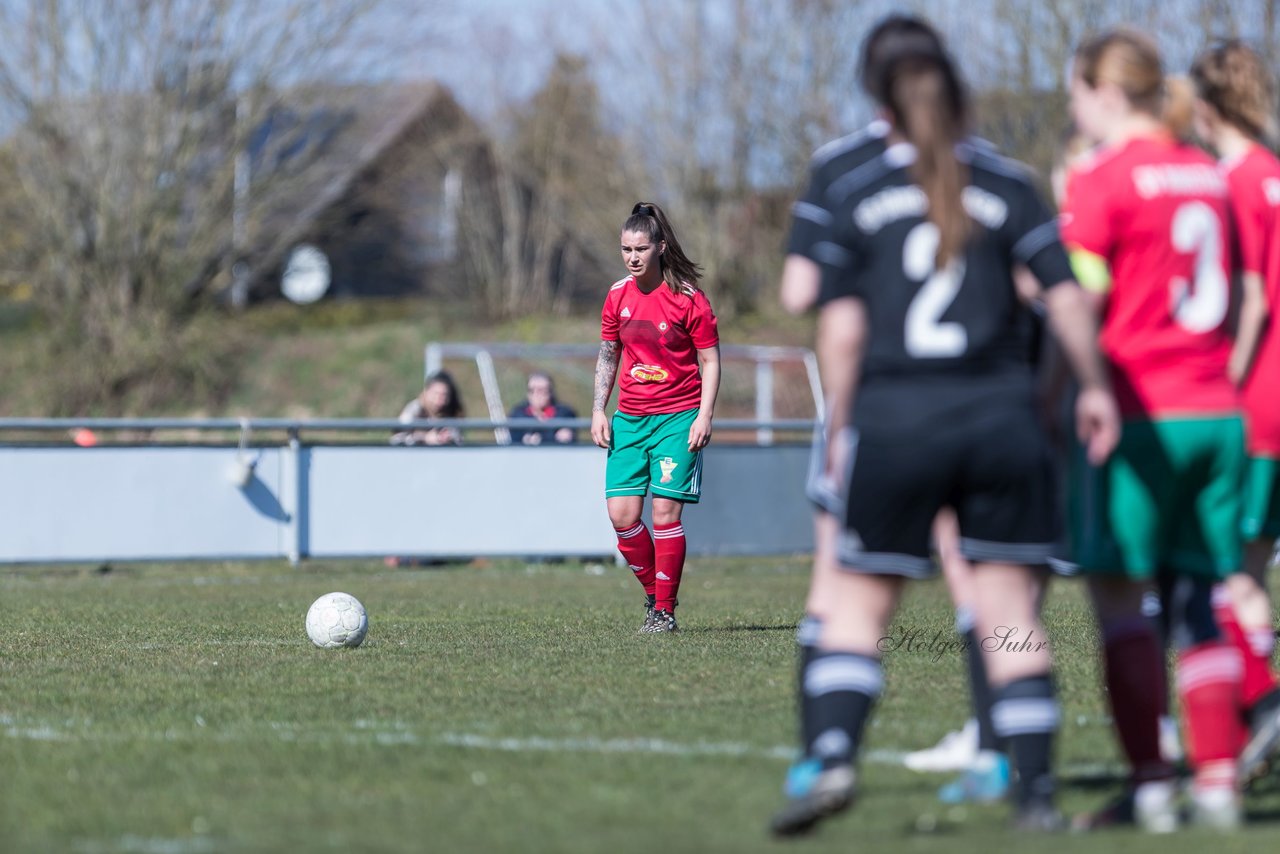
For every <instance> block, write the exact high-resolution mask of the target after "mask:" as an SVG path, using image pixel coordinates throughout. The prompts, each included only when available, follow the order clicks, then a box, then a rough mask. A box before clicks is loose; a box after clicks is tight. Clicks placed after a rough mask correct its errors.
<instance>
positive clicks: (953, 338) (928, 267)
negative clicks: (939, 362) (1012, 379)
mask: <svg viewBox="0 0 1280 854" xmlns="http://www.w3.org/2000/svg"><path fill="white" fill-rule="evenodd" d="M937 254H938V227H937V226H936V225H934V224H933V223H931V222H922V223H920V224H919V225H917V226H916V227H915V228H913V229H911V231H910V232H909V233H908V234H907V240H906V242H905V243H903V245H902V271H903V272H904V273H906V274H907V278H908V279H910V280H912V281H914V282H924V284H923V285H921V286H920V290H919V291H917V292H916V295H915V297H913V298H912V300H911V305H909V306H908V307H907V322H906V328H905V329H904V335H903V346H905V347H906V350H907V355H908V356H911V357H912V358H914V359H930V358H932V359H939V358H950V357H954V356H959V355H961V354H962V353H964V351H965V348H966V347H968V346H969V334H968V333H967V332H965V329H964V327H963V326H961V325H960V324H959V323H956V322H954V321H948V322H945V323H944V322H943V321H942V315H943V314H944V313H945V312H946V310H947V309H948V308H950V307H951V303H953V302H955V299H956V295H957V294H959V293H960V284H961V282H963V281H964V261H957V260H956V259H954V258H952V259H951V260H949V261H948V262H947V266H945V267H943V268H942V269H941V270H937V269H935V266H934V258H935V257H936V256H937Z"/></svg>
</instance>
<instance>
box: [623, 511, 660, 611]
mask: <svg viewBox="0 0 1280 854" xmlns="http://www.w3.org/2000/svg"><path fill="white" fill-rule="evenodd" d="M614 530H615V531H617V532H618V551H620V552H622V559H623V560H625V561H626V562H627V566H629V567H631V571H632V572H634V573H635V574H636V580H637V581H639V582H640V585H641V586H642V587H644V592H645V593H647V594H649V595H650V596H652V595H654V594H655V593H657V588H656V586H655V583H656V582H655V581H654V576H655V575H656V574H657V569H656V567H655V564H654V559H653V538H652V537H650V536H649V529H648V528H646V527H645V526H644V522H636V523H635V524H634V525H632V526H631V527H630V528H626V529H625V530H624V529H622V528H614Z"/></svg>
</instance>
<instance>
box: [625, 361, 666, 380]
mask: <svg viewBox="0 0 1280 854" xmlns="http://www.w3.org/2000/svg"><path fill="white" fill-rule="evenodd" d="M630 373H631V378H632V379H633V380H635V381H636V382H638V383H660V382H665V381H666V379H667V377H669V376H671V374H669V373H667V369H666V368H659V367H658V366H657V365H632V366H631V371H630Z"/></svg>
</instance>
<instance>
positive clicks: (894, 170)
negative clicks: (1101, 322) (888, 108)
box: [810, 141, 1072, 420]
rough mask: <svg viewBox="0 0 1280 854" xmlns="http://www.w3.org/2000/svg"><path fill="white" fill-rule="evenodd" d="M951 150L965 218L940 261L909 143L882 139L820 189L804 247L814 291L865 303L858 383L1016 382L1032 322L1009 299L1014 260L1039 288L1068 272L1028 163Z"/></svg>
mask: <svg viewBox="0 0 1280 854" xmlns="http://www.w3.org/2000/svg"><path fill="white" fill-rule="evenodd" d="M956 153H957V156H958V157H960V159H961V160H962V161H963V162H964V163H965V165H966V166H967V168H968V172H969V184H968V186H967V187H966V188H965V189H964V191H963V195H962V200H963V204H964V208H965V211H966V212H967V213H968V215H969V217H970V219H971V220H972V225H973V228H972V230H971V238H970V240H969V242H968V244H967V245H966V247H965V250H964V252H963V255H962V257H958V258H955V259H953V260H952V261H950V262H949V263H948V264H946V265H945V266H944V267H942V268H941V269H939V268H938V266H937V264H936V263H935V258H936V255H937V249H938V241H939V234H938V229H937V227H936V226H934V225H933V224H932V223H930V222H928V220H927V219H926V214H927V212H928V200H927V198H926V196H925V193H924V190H923V189H921V188H920V187H919V186H918V185H917V184H915V183H914V182H913V180H912V178H911V176H910V173H909V167H910V166H911V164H912V163H913V162H914V159H915V156H916V151H915V148H914V147H913V146H911V145H910V144H908V143H897V144H893V145H889V146H887V147H884V148H883V149H882V150H881V151H880V152H879V153H878V154H876V156H873V157H871V158H868V159H866V160H865V162H863V163H861V164H859V165H857V166H856V167H855V168H853V169H850V170H848V171H845V172H844V173H843V174H840V175H838V176H832V178H831V180H830V183H829V184H828V185H827V186H826V187H825V190H823V191H822V197H823V199H824V202H825V205H824V207H825V209H826V210H827V211H829V212H830V216H831V220H830V223H831V224H830V227H829V228H828V229H827V231H826V234H825V236H824V237H825V239H823V240H821V241H818V242H817V243H816V244H815V246H814V248H813V250H812V252H811V255H810V257H813V258H814V259H815V260H817V261H819V263H820V264H821V265H822V268H823V282H822V294H821V297H820V299H821V301H823V302H828V301H830V300H832V299H838V298H841V297H845V296H855V297H858V298H860V299H861V300H863V301H864V302H865V304H866V306H867V316H868V322H869V326H870V337H869V341H868V345H867V350H866V353H865V356H864V361H863V366H862V385H861V388H862V390H863V392H865V391H869V390H870V389H871V387H873V386H875V385H880V384H886V383H887V384H895V385H896V384H898V383H900V382H919V381H920V380H925V381H926V382H927V381H928V379H929V378H936V379H940V380H944V382H945V385H946V386H948V387H953V386H954V385H955V384H956V383H959V384H960V385H962V386H963V385H966V384H967V380H973V381H975V382H981V383H983V384H989V383H990V382H991V381H993V380H996V379H997V378H998V377H1007V378H1008V382H1009V384H1010V386H1011V387H1012V386H1015V385H1016V386H1017V387H1018V388H1019V389H1021V388H1023V387H1024V386H1025V384H1026V382H1027V380H1029V377H1030V373H1031V371H1030V359H1029V354H1030V353H1031V351H1032V347H1031V344H1030V342H1031V336H1032V335H1033V331H1034V321H1033V319H1032V317H1031V314H1030V312H1029V311H1028V309H1027V308H1026V306H1025V305H1024V304H1023V303H1021V302H1020V301H1019V299H1018V297H1017V294H1016V291H1015V289H1014V285H1013V274H1012V269H1013V266H1014V265H1015V264H1017V263H1021V264H1025V265H1026V266H1027V267H1028V268H1030V270H1031V272H1032V273H1033V274H1034V275H1035V276H1036V278H1037V279H1039V280H1040V282H1041V283H1042V284H1043V285H1044V286H1046V287H1051V286H1053V285H1056V284H1058V283H1060V282H1063V281H1066V280H1068V279H1071V278H1072V274H1071V268H1070V264H1069V262H1068V260H1067V255H1066V252H1065V250H1064V249H1063V247H1062V242H1061V239H1060V237H1059V234H1058V228H1057V223H1056V222H1055V220H1054V218H1053V215H1052V214H1051V213H1050V212H1049V210H1048V208H1047V207H1046V206H1045V204H1044V203H1043V201H1042V200H1041V199H1040V196H1039V194H1038V193H1037V191H1036V189H1035V187H1034V186H1033V185H1032V183H1031V181H1030V178H1029V174H1028V171H1027V169H1026V168H1025V167H1024V166H1022V165H1021V164H1019V163H1017V162H1015V161H1012V160H1008V159H1005V158H1003V157H1000V156H999V155H997V154H996V153H995V152H994V151H992V150H990V149H989V148H988V147H987V146H986V145H985V144H984V143H981V142H978V141H975V142H966V143H963V144H961V145H959V146H957V149H956ZM810 192H811V194H812V193H813V192H814V190H813V189H812V188H811V190H810ZM997 381H998V380H997ZM861 394H862V392H860V395H861ZM859 420H862V419H859Z"/></svg>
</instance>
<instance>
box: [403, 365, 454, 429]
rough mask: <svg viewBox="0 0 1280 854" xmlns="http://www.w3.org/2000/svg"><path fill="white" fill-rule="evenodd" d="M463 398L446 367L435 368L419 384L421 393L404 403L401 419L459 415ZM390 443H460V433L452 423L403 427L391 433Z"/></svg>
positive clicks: (415, 419)
mask: <svg viewBox="0 0 1280 854" xmlns="http://www.w3.org/2000/svg"><path fill="white" fill-rule="evenodd" d="M462 411H463V410H462V399H461V398H460V397H459V396H458V386H457V384H456V383H454V381H453V377H451V376H450V375H449V374H448V373H446V372H445V371H437V372H436V373H434V374H432V375H431V376H429V377H427V379H426V382H424V383H423V384H422V393H421V394H419V395H418V396H417V397H415V398H414V399H413V400H411V401H409V402H408V403H406V404H405V405H404V409H402V410H401V411H400V422H401V423H403V424H409V423H411V422H414V421H434V420H436V419H439V418H461V417H462ZM391 444H393V445H461V444H462V434H461V433H459V432H458V430H457V428H454V427H431V428H428V429H413V430H402V431H401V432H399V433H396V434H395V435H393V436H392V437H391Z"/></svg>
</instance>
